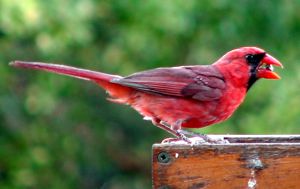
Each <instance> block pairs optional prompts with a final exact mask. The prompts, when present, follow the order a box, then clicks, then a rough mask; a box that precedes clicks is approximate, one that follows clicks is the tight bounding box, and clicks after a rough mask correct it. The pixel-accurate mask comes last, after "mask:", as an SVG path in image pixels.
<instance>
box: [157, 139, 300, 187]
mask: <svg viewBox="0 0 300 189" xmlns="http://www.w3.org/2000/svg"><path fill="white" fill-rule="evenodd" d="M224 137H225V138H227V139H228V140H229V141H230V142H231V143H230V144H201V145H189V144H172V143H170V144H154V145H153V162H152V163H153V164H152V177H153V188H155V189H156V188H157V189H177V188H178V189H185V188H186V189H198V188H200V189H201V188H203V189H204V188H205V189H223V188H226V189H228V188H229V189H269V188H270V189H299V188H300V135H293V136H292V135H288V136H286V135H277V136H276V135H272V136H268V135H262V136H249V135H248V136H240V135H231V136H230V135H229V136H224Z"/></svg>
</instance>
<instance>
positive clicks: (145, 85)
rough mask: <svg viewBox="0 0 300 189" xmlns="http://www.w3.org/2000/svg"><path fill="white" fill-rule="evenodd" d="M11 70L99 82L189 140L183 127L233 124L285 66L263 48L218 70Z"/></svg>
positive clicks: (237, 53)
mask: <svg viewBox="0 0 300 189" xmlns="http://www.w3.org/2000/svg"><path fill="white" fill-rule="evenodd" d="M10 65H12V66H15V67H22V68H30V69H37V70H45V71H49V72H54V73H58V74H63V75H69V76H73V77H77V78H80V79H85V80H90V81H93V82H95V83H97V84H98V85H99V86H100V87H102V88H104V89H105V90H106V91H107V92H108V93H109V95H110V98H109V100H110V101H112V102H117V103H121V104H128V105H130V106H131V107H133V108H134V109H135V110H136V111H138V112H139V113H140V114H141V115H142V116H144V117H145V119H147V120H151V121H152V123H153V124H154V125H156V126H157V127H159V128H161V129H164V130H166V131H168V132H169V133H171V134H173V135H175V136H177V137H178V138H180V139H184V140H186V141H189V139H188V138H187V137H186V136H185V134H186V132H185V131H184V130H181V128H201V127H205V126H208V125H212V124H215V123H219V122H222V121H224V120H226V119H228V118H229V117H230V116H231V115H232V114H233V112H234V111H235V110H236V109H237V107H238V106H239V105H240V104H241V103H242V102H243V100H244V98H245V95H246V93H247V91H248V90H249V88H250V87H251V86H252V85H253V84H254V83H255V82H256V81H257V80H258V79H260V78H266V79H280V77H279V75H278V74H276V73H275V72H273V65H274V66H280V67H283V66H282V64H281V63H280V62H279V61H278V60H276V59H275V58H273V57H272V56H270V55H269V54H267V53H266V52H265V51H264V50H263V49H260V48H257V47H242V48H238V49H234V50H232V51H230V52H228V53H226V54H225V55H224V56H222V57H221V58H220V59H219V60H217V61H216V62H215V63H213V64H212V65H194V66H179V67H169V68H156V69H152V70H147V71H143V72H138V73H134V74H132V75H129V76H127V77H121V76H118V75H110V74H106V73H101V72H96V71H90V70H86V69H79V68H74V67H70V66H64V65H57V64H46V63H40V62H25V61H13V62H11V63H10Z"/></svg>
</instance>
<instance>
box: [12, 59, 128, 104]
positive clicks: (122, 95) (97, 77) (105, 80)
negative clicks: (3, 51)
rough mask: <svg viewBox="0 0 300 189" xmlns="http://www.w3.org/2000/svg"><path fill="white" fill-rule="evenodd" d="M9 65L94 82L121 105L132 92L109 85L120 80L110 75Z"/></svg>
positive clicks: (67, 68)
mask: <svg viewBox="0 0 300 189" xmlns="http://www.w3.org/2000/svg"><path fill="white" fill-rule="evenodd" d="M9 65H11V66H14V67H20V68H28V69H35V70H44V71H48V72H53V73H57V74H62V75H67V76H71V77H76V78H79V79H84V80H90V81H94V82H96V83H97V84H98V85H100V86H101V87H102V88H104V89H105V90H106V91H107V92H108V93H109V94H110V96H111V97H112V98H113V99H114V101H119V102H122V103H127V102H128V100H129V96H130V94H131V92H132V89H131V88H128V87H125V86H121V85H119V84H116V83H111V80H112V79H116V78H121V76H118V75H111V74H106V73H101V72H96V71H91V70H86V69H80V68H75V67H71V66H65V65H59V64H47V63H41V62H25V61H13V62H10V63H9Z"/></svg>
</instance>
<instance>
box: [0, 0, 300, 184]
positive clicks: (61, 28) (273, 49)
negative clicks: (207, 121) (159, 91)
mask: <svg viewBox="0 0 300 189" xmlns="http://www.w3.org/2000/svg"><path fill="white" fill-rule="evenodd" d="M299 8H300V2H299V1H296V0H295V1H258V0H252V1H250V0H245V1H234V2H233V1H229V0H217V1H209V0H202V1H199V0H189V1H183V0H173V1H171V0H165V1H161V0H149V1H136V0H124V1H96V0H69V1H58V0H52V1H39V0H25V1H17V0H1V1H0V75H1V80H0V119H1V122H0V188H10V189H14V188H16V189H17V188H103V189H108V188H112V189H117V188H122V189H126V188H128V189H129V188H130V189H132V188H151V170H150V168H151V145H152V143H155V142H159V141H161V140H162V139H163V138H164V137H167V136H168V134H166V133H164V132H163V131H161V130H159V129H157V128H155V127H153V126H151V124H150V123H148V122H145V121H143V120H142V118H141V116H139V115H138V114H137V113H136V112H135V111H133V110H131V109H130V108H128V107H126V106H120V105H117V104H112V103H109V102H107V101H106V100H105V96H106V94H105V93H104V92H103V91H102V90H101V89H100V88H98V87H97V86H96V85H94V84H92V83H87V82H85V81H79V80H75V79H73V78H67V77H63V76H58V75H54V74H49V73H43V72H35V71H25V70H17V69H14V68H11V67H9V66H8V62H9V61H11V60H16V59H18V60H32V61H43V62H55V63H63V64H68V65H73V66H78V67H83V68H88V69H94V70H101V71H104V72H109V73H115V74H120V75H126V74H130V73H133V72H136V71H141V70H145V69H150V68H155V67H159V66H176V65H183V64H185V65H187V64H210V63H212V62H213V61H215V60H216V59H217V58H219V57H220V56H221V55H223V54H224V53H225V52H227V51H229V50H231V49H233V48H237V47H240V46H253V45H255V46H260V47H262V48H264V49H266V50H267V51H268V52H269V53H270V54H272V55H274V56H275V57H277V58H278V59H279V60H281V62H282V63H283V64H284V65H285V69H284V70H278V72H280V75H281V76H282V80H280V81H267V80H263V81H259V82H258V83H257V84H256V85H255V86H254V87H253V88H252V89H251V90H250V91H249V94H248V96H247V98H246V101H245V103H244V104H243V105H242V106H241V107H240V108H239V110H238V111H237V112H236V113H235V114H234V116H233V117H232V118H230V119H229V120H228V121H226V122H225V123H222V124H219V125H215V126H212V127H208V128H204V129H202V130H198V131H199V132H204V133H230V134H239V133H241V134H273V133H274V134H289V133H290V134H293V133H299V124H300V117H299V112H300V110H299V107H300V98H299V94H300V88H299V83H300V74H299V71H300V67H299V63H298V61H299V60H298V57H299V52H300V43H299V41H300V17H299ZM129 118H130V119H129Z"/></svg>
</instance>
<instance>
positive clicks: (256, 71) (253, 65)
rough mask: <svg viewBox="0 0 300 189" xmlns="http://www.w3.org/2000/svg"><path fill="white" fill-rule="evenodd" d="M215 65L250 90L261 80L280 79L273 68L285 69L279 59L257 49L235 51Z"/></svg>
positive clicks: (245, 48)
mask: <svg viewBox="0 0 300 189" xmlns="http://www.w3.org/2000/svg"><path fill="white" fill-rule="evenodd" d="M214 65H216V66H217V67H218V68H219V69H220V70H221V72H223V74H225V75H228V77H232V79H233V80H234V79H235V80H239V81H237V82H239V83H245V84H246V87H247V88H248V89H249V88H250V87H251V86H252V84H253V83H254V82H255V81H257V80H258V79H260V78H265V79H280V76H279V75H278V74H277V73H275V72H274V71H273V70H274V67H273V66H279V67H281V68H283V65H282V64H281V63H280V62H279V61H278V60H277V59H275V58H274V57H272V56H271V55H269V54H267V53H266V52H265V51H264V50H263V49H260V48H257V47H242V48H238V49H234V50H232V51H230V52H228V53H226V54H225V55H224V56H223V57H221V58H220V59H219V60H218V61H217V62H216V63H215V64H214ZM222 70H223V71H222Z"/></svg>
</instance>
